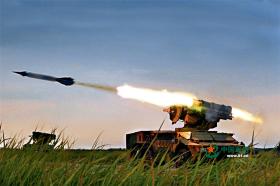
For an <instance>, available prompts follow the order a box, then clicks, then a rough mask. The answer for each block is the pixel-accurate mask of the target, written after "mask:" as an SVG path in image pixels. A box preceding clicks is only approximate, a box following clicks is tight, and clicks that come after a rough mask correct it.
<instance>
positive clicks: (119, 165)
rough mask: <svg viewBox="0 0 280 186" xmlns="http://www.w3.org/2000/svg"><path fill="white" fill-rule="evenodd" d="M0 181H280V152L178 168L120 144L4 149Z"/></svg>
mask: <svg viewBox="0 0 280 186" xmlns="http://www.w3.org/2000/svg"><path fill="white" fill-rule="evenodd" d="M157 158H158V159H159V161H158V162H160V159H161V157H157ZM0 185H141V186H142V185H280V157H279V155H277V154H276V153H274V152H265V153H262V154H259V155H257V156H256V157H253V158H228V159H225V160H222V161H218V162H201V161H197V162H196V163H190V162H186V163H185V164H184V165H183V166H181V167H179V168H174V163H173V162H168V163H166V164H162V165H161V164H160V163H159V164H157V165H155V164H153V162H152V161H151V162H147V161H145V160H144V159H134V158H131V157H129V152H128V151H121V150H119V151H117V150H115V151H102V150H99V151H97V150H92V151H69V150H66V151H65V150H55V151H49V152H38V151H33V150H24V151H23V150H16V149H0Z"/></svg>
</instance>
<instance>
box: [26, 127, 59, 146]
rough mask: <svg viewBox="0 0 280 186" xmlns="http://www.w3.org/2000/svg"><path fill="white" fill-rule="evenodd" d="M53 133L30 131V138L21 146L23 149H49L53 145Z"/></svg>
mask: <svg viewBox="0 0 280 186" xmlns="http://www.w3.org/2000/svg"><path fill="white" fill-rule="evenodd" d="M55 139H56V135H55V134H49V133H43V132H36V131H34V132H32V135H31V136H30V140H29V141H28V142H27V143H26V144H25V145H24V146H23V148H24V149H27V148H33V149H37V150H51V149H54V146H55Z"/></svg>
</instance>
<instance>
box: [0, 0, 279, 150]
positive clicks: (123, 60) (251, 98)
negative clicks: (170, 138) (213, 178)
mask: <svg viewBox="0 0 280 186" xmlns="http://www.w3.org/2000/svg"><path fill="white" fill-rule="evenodd" d="M0 7H1V10H0V14H1V27H0V29H1V30H0V32H1V37H0V50H1V58H0V61H1V64H0V69H1V71H0V78H1V79H0V80H1V89H0V90H1V94H0V96H1V97H0V98H1V107H0V109H1V110H0V119H1V121H2V123H3V127H4V129H5V132H6V133H7V134H9V135H14V134H20V135H21V136H27V135H29V134H30V133H31V132H32V130H33V129H34V128H35V127H36V126H37V125H38V126H39V129H42V130H45V131H49V130H50V129H51V128H54V127H57V128H59V129H64V128H65V135H67V136H71V137H72V138H75V139H76V146H75V147H90V146H91V144H92V143H93V141H94V139H95V138H96V137H97V136H98V134H99V133H100V132H102V135H101V140H100V143H101V144H110V145H111V147H124V145H125V134H126V133H128V132H132V131H137V130H140V129H141V130H142V129H146V130H155V129H157V128H158V127H159V125H160V123H161V122H162V120H163V118H164V117H165V116H166V114H165V113H163V112H161V108H158V107H156V106H152V105H148V104H144V103H139V102H137V101H132V100H125V99H123V98H120V97H118V96H117V95H114V94H110V93H106V92H100V91H97V90H94V89H87V88H81V87H65V86H62V85H60V84H57V83H52V82H44V81H39V80H33V79H29V78H22V77H20V76H17V75H15V74H13V73H11V71H13V70H18V71H24V70H26V71H31V72H37V73H44V74H50V75H56V76H72V77H74V78H75V79H76V80H79V81H86V82H94V83H104V84H107V85H122V84H124V83H127V84H130V85H134V86H140V87H148V88H156V89H168V90H175V91H186V92H191V93H193V94H195V95H196V96H197V97H199V98H200V99H206V100H208V101H214V102H217V103H224V104H227V105H233V106H236V107H240V108H243V109H246V110H248V111H250V112H253V113H255V114H259V115H260V116H262V117H263V118H264V121H265V122H264V124H262V125H258V126H255V127H256V133H257V136H256V141H257V142H259V143H260V145H261V146H263V145H265V144H266V145H267V146H271V145H274V144H276V143H277V142H278V141H280V113H279V111H280V106H279V105H280V76H279V73H280V54H279V51H280V50H279V49H280V11H279V9H280V4H279V3H277V1H273V0H271V1H269V0H267V1H265V0H256V1H242V0H240V1H236V0H232V1H197V0H193V1H133V0H131V1H118V0H116V1H63V0H61V1H40V0H36V1H23V0H22V1H19V0H2V1H0ZM173 128H175V126H171V122H170V121H169V120H167V121H166V123H165V124H164V129H173ZM253 128H254V125H253V124H251V123H248V122H243V121H239V120H233V121H225V122H221V124H220V125H219V127H218V128H217V130H218V131H220V132H233V133H235V137H236V138H237V139H238V140H240V141H244V142H246V143H247V144H248V142H249V141H250V138H251V134H252V130H253Z"/></svg>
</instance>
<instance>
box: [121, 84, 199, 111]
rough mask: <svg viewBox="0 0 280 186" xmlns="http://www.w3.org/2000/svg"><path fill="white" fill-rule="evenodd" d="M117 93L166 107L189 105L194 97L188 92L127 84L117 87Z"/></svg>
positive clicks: (124, 96)
mask: <svg viewBox="0 0 280 186" xmlns="http://www.w3.org/2000/svg"><path fill="white" fill-rule="evenodd" d="M117 90H118V92H117V93H118V95H119V96H121V97H123V98H127V99H134V100H138V101H141V102H145V103H150V104H153V105H157V106H161V107H167V106H171V105H186V106H188V107H191V106H192V105H193V101H194V100H195V99H196V97H195V96H194V95H192V94H189V93H182V92H169V91H167V90H152V89H146V88H137V87H132V86H129V85H123V86H119V87H117Z"/></svg>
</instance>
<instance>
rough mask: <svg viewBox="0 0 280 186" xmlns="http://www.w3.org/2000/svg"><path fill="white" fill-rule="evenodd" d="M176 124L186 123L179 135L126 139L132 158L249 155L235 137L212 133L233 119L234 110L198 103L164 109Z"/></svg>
mask: <svg viewBox="0 0 280 186" xmlns="http://www.w3.org/2000/svg"><path fill="white" fill-rule="evenodd" d="M164 111H165V112H168V113H169V116H170V120H171V121H172V124H175V123H177V122H178V121H180V120H181V121H183V122H184V127H183V128H176V129H175V131H172V130H169V131H137V132H134V133H129V134H127V135H126V148H127V149H130V150H131V153H132V155H135V154H138V155H144V153H146V155H148V156H150V157H154V156H155V155H156V154H157V153H158V152H162V151H168V152H169V154H170V155H171V156H173V157H174V156H180V157H181V159H183V160H187V159H190V158H196V157H198V155H201V154H203V155H205V156H206V157H207V158H222V157H225V156H227V155H236V154H241V155H242V154H243V155H244V154H246V153H247V152H246V148H245V145H244V144H243V143H242V142H241V143H239V142H238V141H237V140H235V139H234V138H233V134H232V133H219V132H217V131H209V129H211V128H215V127H216V126H217V123H218V122H219V121H220V120H221V119H223V120H231V119H232V107H231V106H225V105H220V104H216V103H210V102H206V101H203V100H197V101H195V102H194V103H193V105H192V106H191V107H187V106H182V105H175V106H171V107H169V108H166V109H164Z"/></svg>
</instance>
